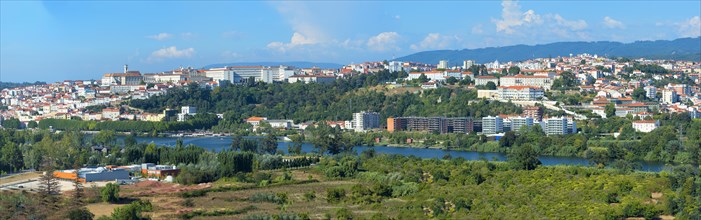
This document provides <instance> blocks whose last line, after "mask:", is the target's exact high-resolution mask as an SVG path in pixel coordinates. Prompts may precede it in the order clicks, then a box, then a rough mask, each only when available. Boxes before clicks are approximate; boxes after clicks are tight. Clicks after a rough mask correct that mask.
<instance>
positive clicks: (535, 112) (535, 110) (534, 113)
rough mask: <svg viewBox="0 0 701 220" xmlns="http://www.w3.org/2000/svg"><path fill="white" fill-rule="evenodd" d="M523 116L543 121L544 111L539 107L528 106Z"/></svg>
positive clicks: (524, 109)
mask: <svg viewBox="0 0 701 220" xmlns="http://www.w3.org/2000/svg"><path fill="white" fill-rule="evenodd" d="M523 115H524V116H526V117H531V118H533V119H535V120H537V121H541V120H543V109H542V108H540V107H538V106H528V107H525V108H523Z"/></svg>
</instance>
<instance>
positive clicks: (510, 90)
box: [497, 86, 545, 101]
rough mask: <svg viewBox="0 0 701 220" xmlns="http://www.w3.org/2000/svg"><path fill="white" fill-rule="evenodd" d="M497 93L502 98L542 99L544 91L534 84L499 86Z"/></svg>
mask: <svg viewBox="0 0 701 220" xmlns="http://www.w3.org/2000/svg"><path fill="white" fill-rule="evenodd" d="M497 94H498V96H499V98H500V99H504V100H520V101H535V100H540V99H542V98H543V95H544V94H545V92H544V91H543V89H542V88H540V87H535V86H500V87H499V88H497Z"/></svg>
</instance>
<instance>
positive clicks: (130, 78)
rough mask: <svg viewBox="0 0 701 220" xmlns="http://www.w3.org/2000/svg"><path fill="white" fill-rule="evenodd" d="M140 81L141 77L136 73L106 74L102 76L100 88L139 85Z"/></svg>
mask: <svg viewBox="0 0 701 220" xmlns="http://www.w3.org/2000/svg"><path fill="white" fill-rule="evenodd" d="M142 81H143V77H142V76H141V73H139V72H138V71H130V72H128V73H106V74H104V75H102V86H112V85H139V84H141V82H142Z"/></svg>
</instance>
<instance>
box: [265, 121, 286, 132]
mask: <svg viewBox="0 0 701 220" xmlns="http://www.w3.org/2000/svg"><path fill="white" fill-rule="evenodd" d="M265 122H268V124H270V127H271V128H278V129H285V130H289V129H291V128H292V120H265Z"/></svg>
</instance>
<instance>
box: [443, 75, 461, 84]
mask: <svg viewBox="0 0 701 220" xmlns="http://www.w3.org/2000/svg"><path fill="white" fill-rule="evenodd" d="M445 82H446V83H448V84H450V85H455V83H457V82H458V79H456V78H455V77H453V76H451V77H448V79H446V80H445Z"/></svg>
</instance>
